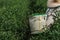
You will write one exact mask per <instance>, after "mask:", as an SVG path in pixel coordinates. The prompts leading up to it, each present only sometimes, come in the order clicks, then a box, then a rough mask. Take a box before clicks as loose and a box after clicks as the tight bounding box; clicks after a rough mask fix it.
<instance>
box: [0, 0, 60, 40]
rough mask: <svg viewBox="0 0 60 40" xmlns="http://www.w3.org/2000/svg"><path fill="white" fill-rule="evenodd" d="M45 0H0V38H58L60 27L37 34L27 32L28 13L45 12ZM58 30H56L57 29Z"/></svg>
mask: <svg viewBox="0 0 60 40" xmlns="http://www.w3.org/2000/svg"><path fill="white" fill-rule="evenodd" d="M46 2H47V1H46V0H0V40H25V39H26V40H28V39H29V40H60V31H59V29H60V27H58V26H57V27H56V26H55V27H53V28H51V30H50V31H48V32H45V33H40V34H38V35H32V36H31V35H30V36H31V37H29V35H28V32H29V29H28V27H29V26H28V13H45V12H46V9H47V6H46ZM57 30H58V31H57Z"/></svg>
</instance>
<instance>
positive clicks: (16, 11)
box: [0, 0, 29, 40]
mask: <svg viewBox="0 0 60 40" xmlns="http://www.w3.org/2000/svg"><path fill="white" fill-rule="evenodd" d="M28 5H29V0H0V40H22V39H23V36H24V34H25V31H26V28H27V17H26V16H27V11H28ZM23 31H24V32H23Z"/></svg>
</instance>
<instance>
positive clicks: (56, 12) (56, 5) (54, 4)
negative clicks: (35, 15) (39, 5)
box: [46, 0, 60, 27]
mask: <svg viewBox="0 0 60 40" xmlns="http://www.w3.org/2000/svg"><path fill="white" fill-rule="evenodd" d="M47 7H48V9H47V11H46V13H47V22H46V23H47V26H48V27H51V26H52V25H53V24H57V21H59V20H60V0H48V1H47ZM58 24H60V22H58Z"/></svg>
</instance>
